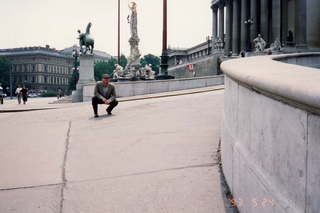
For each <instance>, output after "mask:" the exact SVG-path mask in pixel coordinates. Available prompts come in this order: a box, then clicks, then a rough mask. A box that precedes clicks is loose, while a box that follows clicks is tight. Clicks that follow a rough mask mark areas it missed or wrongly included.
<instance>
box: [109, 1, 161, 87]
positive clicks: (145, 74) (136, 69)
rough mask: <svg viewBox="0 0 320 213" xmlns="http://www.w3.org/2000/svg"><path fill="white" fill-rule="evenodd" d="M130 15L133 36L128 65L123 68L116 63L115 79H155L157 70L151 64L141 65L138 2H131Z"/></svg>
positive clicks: (129, 20) (130, 40) (130, 42)
mask: <svg viewBox="0 0 320 213" xmlns="http://www.w3.org/2000/svg"><path fill="white" fill-rule="evenodd" d="M129 9H130V15H129V16H128V23H129V24H130V32H131V37H130V39H129V44H130V47H131V48H130V56H129V59H128V65H127V66H126V67H125V68H124V69H123V67H121V66H120V65H119V64H117V65H116V67H115V70H114V71H113V80H114V81H119V80H120V81H128V80H154V79H155V76H154V75H155V72H154V71H153V70H152V68H151V65H146V66H145V67H144V68H142V67H141V65H140V57H141V54H140V51H139V42H140V39H139V36H138V13H137V3H135V2H131V3H130V4H129Z"/></svg>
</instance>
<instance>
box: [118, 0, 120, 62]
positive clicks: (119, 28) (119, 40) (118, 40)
mask: <svg viewBox="0 0 320 213" xmlns="http://www.w3.org/2000/svg"><path fill="white" fill-rule="evenodd" d="M118 64H120V0H118Z"/></svg>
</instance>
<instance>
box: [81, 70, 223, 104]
mask: <svg viewBox="0 0 320 213" xmlns="http://www.w3.org/2000/svg"><path fill="white" fill-rule="evenodd" d="M223 83H224V76H223V75H219V76H207V77H196V78H182V79H171V80H153V81H128V82H116V83H113V84H114V85H115V87H116V93H117V97H130V96H137V95H146V94H155V93H162V92H171V91H178V90H187V89H195V88H202V87H209V86H215V85H223ZM94 86H95V84H88V85H85V86H84V87H83V101H90V100H91V98H92V96H93V92H94Z"/></svg>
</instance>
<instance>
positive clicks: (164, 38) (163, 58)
mask: <svg viewBox="0 0 320 213" xmlns="http://www.w3.org/2000/svg"><path fill="white" fill-rule="evenodd" d="M167 23H168V22H167V0H163V32H162V55H161V65H160V67H161V73H160V75H161V76H162V78H166V77H167V76H168V67H169V65H168V60H169V56H168V40H167V39H168V37H167V36H168V31H167V27H168V25H167Z"/></svg>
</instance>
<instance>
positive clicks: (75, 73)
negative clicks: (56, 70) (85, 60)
mask: <svg viewBox="0 0 320 213" xmlns="http://www.w3.org/2000/svg"><path fill="white" fill-rule="evenodd" d="M78 80H79V70H74V71H73V73H72V76H71V78H70V80H69V90H71V91H72V90H76V88H77V83H78Z"/></svg>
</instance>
